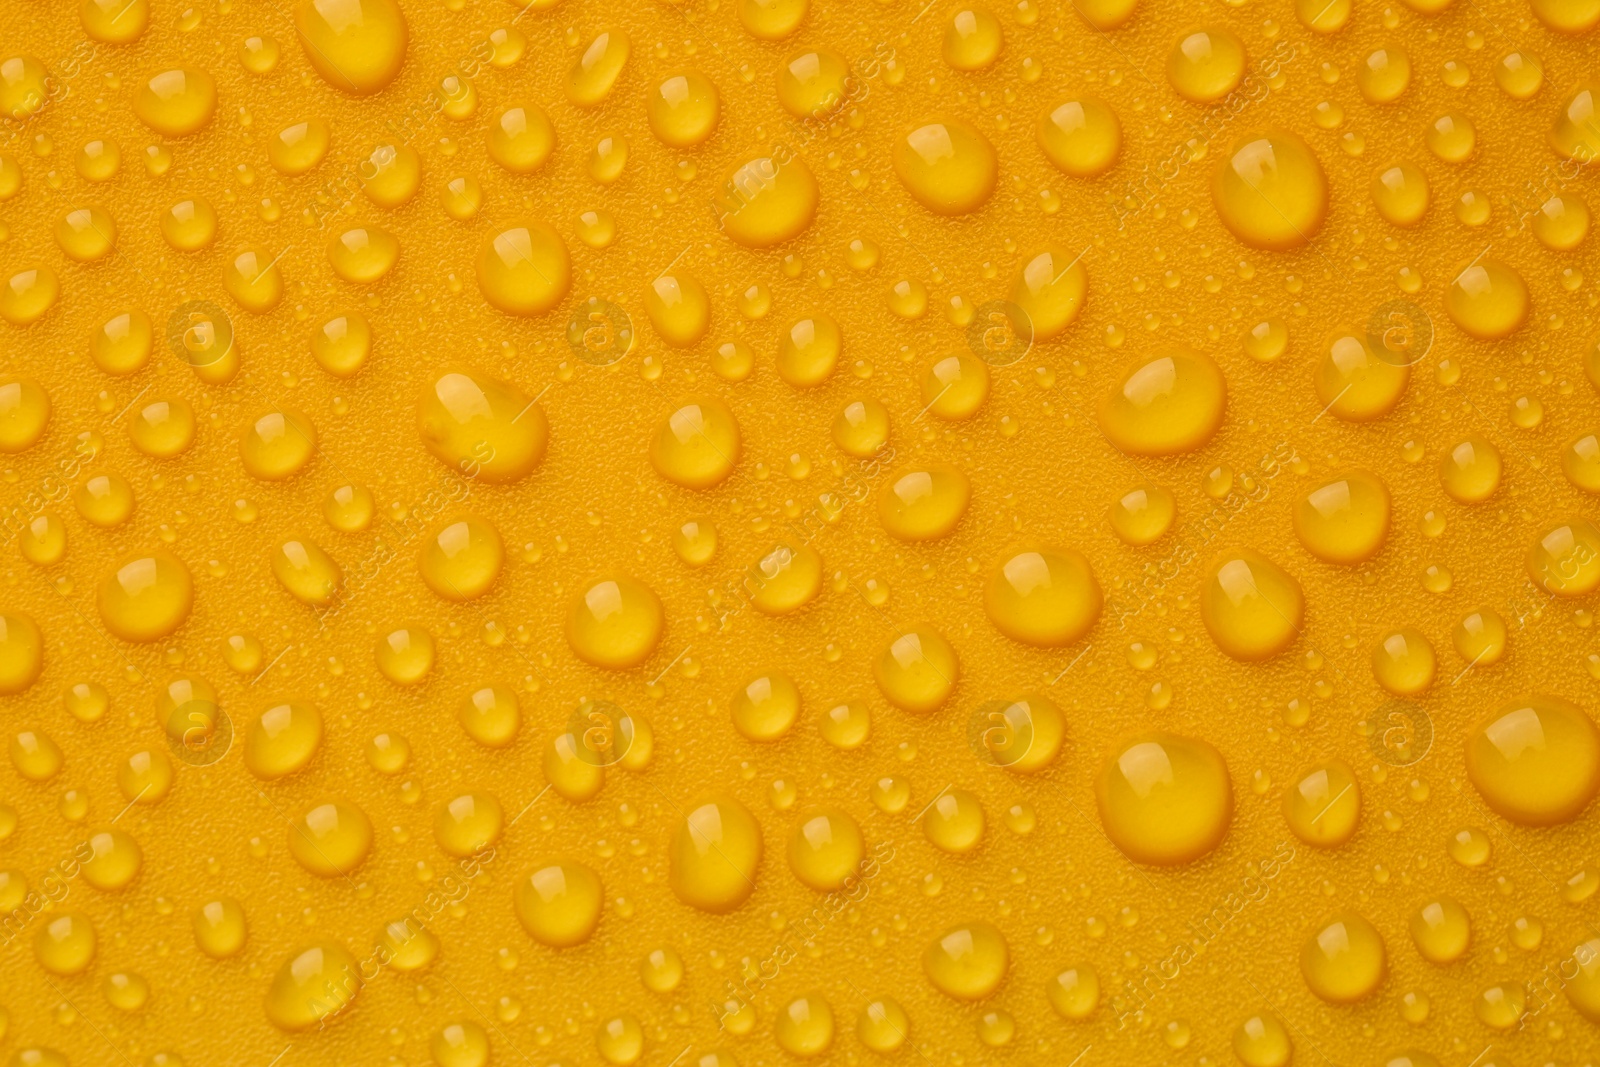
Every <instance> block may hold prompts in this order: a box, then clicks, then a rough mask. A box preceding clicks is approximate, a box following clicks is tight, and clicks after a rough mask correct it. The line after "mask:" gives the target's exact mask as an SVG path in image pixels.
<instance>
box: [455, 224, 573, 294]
mask: <svg viewBox="0 0 1600 1067" xmlns="http://www.w3.org/2000/svg"><path fill="white" fill-rule="evenodd" d="M477 271H478V288H479V290H481V291H482V293H483V298H484V299H485V300H487V301H489V303H490V304H492V305H493V306H495V307H497V308H499V309H500V310H501V311H504V312H505V313H506V314H508V315H524V316H531V315H540V314H543V313H544V312H546V311H549V310H550V309H551V308H553V307H554V306H555V305H556V304H558V303H560V301H561V298H562V297H564V296H566V295H567V287H568V285H570V284H571V280H572V261H571V259H570V258H569V257H568V255H567V246H566V245H565V244H564V243H563V242H562V240H561V237H560V235H559V234H557V233H556V231H555V230H554V229H552V228H551V227H550V226H548V225H546V224H545V223H543V222H533V221H529V222H524V223H521V224H518V225H514V226H511V227H508V228H506V229H503V230H501V231H499V232H498V233H493V234H490V235H489V236H488V237H486V238H484V241H483V244H482V245H481V246H480V247H479V249H478V259H477Z"/></svg>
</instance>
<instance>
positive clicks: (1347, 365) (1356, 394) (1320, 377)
mask: <svg viewBox="0 0 1600 1067" xmlns="http://www.w3.org/2000/svg"><path fill="white" fill-rule="evenodd" d="M1384 356H1386V357H1387V356H1388V353H1387V351H1385V353H1384ZM1410 374H1411V372H1410V368H1409V367H1408V366H1406V365H1405V364H1403V363H1400V362H1398V361H1395V360H1393V359H1392V357H1390V358H1380V356H1379V355H1378V354H1375V353H1374V352H1373V351H1372V349H1371V348H1370V347H1368V345H1367V342H1366V340H1365V338H1364V337H1362V336H1359V335H1357V334H1355V333H1349V332H1340V333H1337V334H1335V335H1334V336H1333V337H1332V338H1331V339H1330V340H1329V342H1328V344H1327V347H1326V348H1325V349H1324V350H1323V354H1322V358H1321V360H1320V361H1319V362H1318V364H1317V370H1316V377H1315V379H1314V384H1315V386H1316V392H1317V401H1318V403H1319V405H1320V406H1321V407H1322V408H1323V409H1325V410H1326V411H1328V412H1329V413H1330V414H1333V415H1336V416H1337V417H1339V418H1341V419H1344V420H1346V421H1348V422H1369V421H1371V420H1373V419H1380V418H1382V417H1383V416H1385V415H1387V414H1389V412H1391V411H1393V410H1394V407H1395V405H1396V404H1398V403H1400V398H1401V397H1403V396H1404V395H1405V391H1406V382H1407V381H1408V380H1409V379H1410Z"/></svg>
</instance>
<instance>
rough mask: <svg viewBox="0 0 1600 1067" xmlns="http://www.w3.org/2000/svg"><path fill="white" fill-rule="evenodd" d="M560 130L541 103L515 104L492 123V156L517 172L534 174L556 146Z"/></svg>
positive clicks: (490, 146) (489, 143) (490, 139)
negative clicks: (557, 131) (557, 130)
mask: <svg viewBox="0 0 1600 1067" xmlns="http://www.w3.org/2000/svg"><path fill="white" fill-rule="evenodd" d="M555 144H556V131H555V127H554V126H553V125H551V123H550V116H549V115H547V114H545V112H544V109H543V108H541V107H540V106H539V105H538V104H535V103H532V102H524V103H517V104H513V105H512V106H510V107H508V108H506V109H505V110H504V111H502V112H500V114H499V116H498V117H497V118H495V120H494V121H493V122H492V123H491V124H490V126H489V141H488V145H489V158H490V159H492V160H494V161H495V162H496V163H498V164H500V165H501V166H502V167H504V168H505V169H506V170H508V171H510V172H512V173H513V174H532V173H533V172H534V171H536V170H538V169H539V168H541V167H543V166H544V165H545V161H546V160H548V159H549V158H550V153H551V151H552V150H553V149H554V148H555Z"/></svg>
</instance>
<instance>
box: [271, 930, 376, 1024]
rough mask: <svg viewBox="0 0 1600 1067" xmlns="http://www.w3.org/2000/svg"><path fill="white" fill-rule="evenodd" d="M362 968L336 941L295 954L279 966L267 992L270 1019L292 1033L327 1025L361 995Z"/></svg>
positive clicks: (300, 949)
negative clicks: (357, 995)
mask: <svg viewBox="0 0 1600 1067" xmlns="http://www.w3.org/2000/svg"><path fill="white" fill-rule="evenodd" d="M361 976H362V971H361V964H360V962H359V961H357V959H356V957H355V956H354V955H353V954H352V953H351V952H350V950H349V949H347V948H345V947H344V946H343V945H341V944H339V943H338V942H336V941H327V940H319V941H313V942H311V943H310V944H307V945H304V946H302V947H300V948H298V949H296V950H294V951H293V952H292V953H290V955H289V956H288V957H287V958H286V959H285V960H284V961H283V963H281V964H280V965H279V966H278V970H277V973H276V974H275V975H273V978H272V984H271V985H270V986H269V987H268V989H267V998H266V1012H267V1018H268V1019H269V1020H270V1021H271V1022H272V1024H273V1025H274V1026H277V1027H278V1028H279V1029H281V1030H287V1031H290V1032H294V1031H300V1030H309V1029H311V1028H312V1027H315V1026H318V1025H319V1024H326V1023H327V1022H328V1021H329V1020H330V1019H331V1018H333V1017H334V1016H336V1015H338V1014H339V1013H341V1012H343V1011H344V1010H345V1009H346V1008H348V1007H349V1006H350V1004H351V1002H353V1001H354V1000H355V998H356V994H357V993H359V992H360V991H361V984H362V978H361Z"/></svg>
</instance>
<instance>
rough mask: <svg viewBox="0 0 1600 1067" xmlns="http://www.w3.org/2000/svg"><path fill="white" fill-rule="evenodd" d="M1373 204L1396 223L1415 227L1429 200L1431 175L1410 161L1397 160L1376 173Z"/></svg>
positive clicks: (1372, 189) (1420, 219)
mask: <svg viewBox="0 0 1600 1067" xmlns="http://www.w3.org/2000/svg"><path fill="white" fill-rule="evenodd" d="M1371 193H1372V204H1373V206H1374V207H1376V208H1377V209H1378V214H1380V215H1382V216H1383V217H1384V218H1385V219H1387V220H1388V221H1390V222H1392V223H1394V224H1395V225H1396V226H1415V225H1416V224H1417V223H1418V222H1420V221H1422V216H1423V215H1424V214H1426V212H1427V210H1428V203H1429V188H1428V178H1427V175H1425V174H1424V173H1423V172H1422V171H1421V170H1419V169H1418V168H1416V167H1414V166H1412V165H1411V164H1410V163H1397V164H1395V165H1394V166H1392V167H1385V168H1384V169H1382V170H1380V171H1378V173H1377V174H1375V175H1373V178H1372V186H1371Z"/></svg>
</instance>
